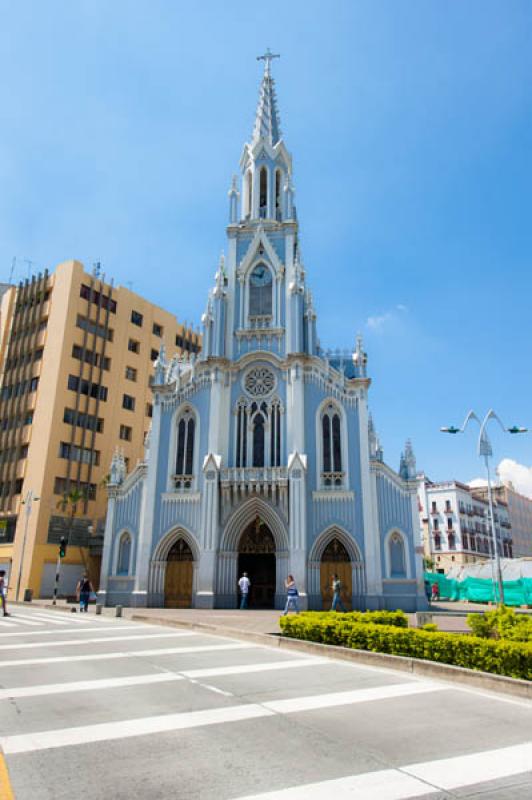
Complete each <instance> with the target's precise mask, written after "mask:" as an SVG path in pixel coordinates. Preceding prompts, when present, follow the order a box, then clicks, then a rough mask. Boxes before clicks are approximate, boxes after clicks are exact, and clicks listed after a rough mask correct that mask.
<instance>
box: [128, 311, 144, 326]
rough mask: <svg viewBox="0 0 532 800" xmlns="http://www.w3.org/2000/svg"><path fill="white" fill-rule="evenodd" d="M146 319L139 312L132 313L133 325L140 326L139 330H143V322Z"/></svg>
mask: <svg viewBox="0 0 532 800" xmlns="http://www.w3.org/2000/svg"><path fill="white" fill-rule="evenodd" d="M143 319H144V317H143V316H142V314H141V313H140V312H139V311H132V312H131V322H132V323H133V325H138V326H139V328H142V321H143Z"/></svg>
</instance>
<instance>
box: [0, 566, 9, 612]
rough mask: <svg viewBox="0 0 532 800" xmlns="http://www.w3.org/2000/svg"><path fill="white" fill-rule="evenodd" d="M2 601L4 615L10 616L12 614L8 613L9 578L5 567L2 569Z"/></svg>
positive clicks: (0, 576) (0, 571)
mask: <svg viewBox="0 0 532 800" xmlns="http://www.w3.org/2000/svg"><path fill="white" fill-rule="evenodd" d="M0 602H1V603H2V611H3V612H4V617H10V616H11V614H8V613H7V580H6V571H5V569H0Z"/></svg>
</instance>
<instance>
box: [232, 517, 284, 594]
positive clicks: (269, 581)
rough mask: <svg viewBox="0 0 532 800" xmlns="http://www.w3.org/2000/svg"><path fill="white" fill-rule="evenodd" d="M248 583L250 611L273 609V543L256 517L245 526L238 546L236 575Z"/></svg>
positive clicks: (264, 526)
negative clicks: (242, 577)
mask: <svg viewBox="0 0 532 800" xmlns="http://www.w3.org/2000/svg"><path fill="white" fill-rule="evenodd" d="M243 572H247V574H248V577H249V580H250V581H251V589H250V593H249V606H250V608H273V607H274V601H275V576H276V564H275V541H274V538H273V535H272V532H271V531H270V529H269V527H268V526H267V525H266V523H265V522H264V521H263V520H261V518H260V517H256V518H255V520H254V521H253V522H252V523H251V524H250V525H248V527H247V528H246V529H245V531H244V532H243V533H242V536H241V537H240V541H239V544H238V576H239V577H240V576H241V575H242V573H243Z"/></svg>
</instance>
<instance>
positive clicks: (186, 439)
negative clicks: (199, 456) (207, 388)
mask: <svg viewBox="0 0 532 800" xmlns="http://www.w3.org/2000/svg"><path fill="white" fill-rule="evenodd" d="M195 435H196V420H195V419H194V414H193V413H192V411H191V410H190V409H186V410H185V411H184V412H183V414H182V415H181V416H180V418H179V420H178V423H177V455H176V467H175V476H174V483H175V487H176V489H191V488H192V484H193V480H194V438H195Z"/></svg>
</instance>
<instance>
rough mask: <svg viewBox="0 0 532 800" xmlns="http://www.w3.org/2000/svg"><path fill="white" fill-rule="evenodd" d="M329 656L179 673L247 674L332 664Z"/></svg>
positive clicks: (190, 675)
mask: <svg viewBox="0 0 532 800" xmlns="http://www.w3.org/2000/svg"><path fill="white" fill-rule="evenodd" d="M334 663H335V662H334V661H333V660H332V659H330V658H312V659H311V658H305V659H303V658H298V659H296V660H295V661H268V662H266V663H261V664H236V665H235V666H232V667H207V668H206V669H187V670H184V671H183V672H182V673H181V674H182V675H184V676H185V677H186V678H213V677H218V678H223V677H224V675H247V674H252V673H254V672H267V671H269V670H279V669H295V668H298V667H313V666H315V665H318V666H319V665H323V664H327V665H331V666H332V665H333V664H334Z"/></svg>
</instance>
